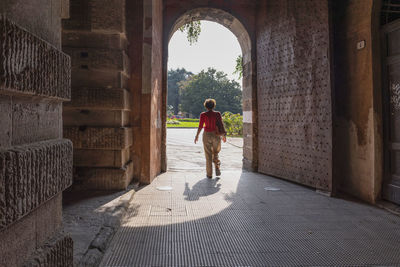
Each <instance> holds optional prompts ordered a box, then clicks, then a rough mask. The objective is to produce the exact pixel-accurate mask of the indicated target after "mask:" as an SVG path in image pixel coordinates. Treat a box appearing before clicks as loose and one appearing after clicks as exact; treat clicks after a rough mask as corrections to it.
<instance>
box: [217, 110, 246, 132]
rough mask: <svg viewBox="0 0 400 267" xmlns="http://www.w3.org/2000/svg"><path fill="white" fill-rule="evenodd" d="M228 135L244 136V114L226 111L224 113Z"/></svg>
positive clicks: (223, 118) (223, 117)
mask: <svg viewBox="0 0 400 267" xmlns="http://www.w3.org/2000/svg"><path fill="white" fill-rule="evenodd" d="M222 120H223V121H224V126H225V130H226V133H227V135H228V136H243V116H242V115H240V114H233V113H232V112H229V111H226V112H224V113H223V114H222Z"/></svg>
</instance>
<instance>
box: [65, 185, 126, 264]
mask: <svg viewBox="0 0 400 267" xmlns="http://www.w3.org/2000/svg"><path fill="white" fill-rule="evenodd" d="M133 194H134V190H133V189H132V186H131V187H130V188H128V189H127V190H126V191H120V192H93V191H92V192H86V191H85V192H79V191H78V192H70V191H65V192H64V194H63V225H64V229H65V231H66V232H67V233H68V234H69V235H70V236H71V237H72V239H73V241H74V266H77V267H79V266H98V264H99V262H100V260H101V258H102V257H103V253H104V251H105V249H106V247H107V245H108V244H109V241H110V240H111V238H112V236H113V235H114V233H115V231H116V230H117V229H118V227H119V226H120V224H121V222H122V219H123V218H124V216H125V214H126V211H127V210H128V207H129V202H130V200H131V198H132V196H133Z"/></svg>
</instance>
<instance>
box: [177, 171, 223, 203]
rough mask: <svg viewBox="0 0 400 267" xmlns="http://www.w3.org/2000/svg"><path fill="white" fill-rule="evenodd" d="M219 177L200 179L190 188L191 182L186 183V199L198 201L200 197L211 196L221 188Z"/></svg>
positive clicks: (184, 193)
mask: <svg viewBox="0 0 400 267" xmlns="http://www.w3.org/2000/svg"><path fill="white" fill-rule="evenodd" d="M218 181H219V178H218V177H217V178H216V179H209V178H204V179H201V180H200V181H198V182H197V183H196V184H194V185H193V187H192V188H191V189H190V187H189V183H188V182H186V183H185V191H184V192H183V195H184V196H186V197H185V200H188V201H196V200H199V199H200V197H205V196H210V195H213V194H215V193H217V192H218V191H219V190H220V189H221V184H220V183H218Z"/></svg>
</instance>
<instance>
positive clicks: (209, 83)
mask: <svg viewBox="0 0 400 267" xmlns="http://www.w3.org/2000/svg"><path fill="white" fill-rule="evenodd" d="M181 91H182V95H181V104H182V106H181V107H182V110H183V111H185V112H188V113H191V114H192V115H193V116H195V117H199V115H200V113H201V112H203V111H205V108H204V106H203V103H204V100H205V99H207V98H214V99H215V100H216V102H217V107H216V110H218V111H220V112H221V113H223V112H225V111H230V112H232V113H241V112H242V90H241V89H240V85H239V83H237V82H236V81H234V80H229V79H228V78H227V75H226V74H225V73H224V72H222V71H217V70H215V69H213V68H208V70H207V71H205V70H202V71H201V72H200V73H199V74H197V75H193V76H191V77H190V78H189V79H188V80H187V81H185V82H182V87H181Z"/></svg>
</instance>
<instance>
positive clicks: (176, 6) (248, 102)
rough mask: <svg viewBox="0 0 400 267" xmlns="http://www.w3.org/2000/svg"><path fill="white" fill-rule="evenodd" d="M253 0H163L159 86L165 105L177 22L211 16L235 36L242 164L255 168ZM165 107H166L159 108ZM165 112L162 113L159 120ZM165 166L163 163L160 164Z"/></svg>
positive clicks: (255, 109) (256, 140) (256, 145)
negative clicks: (240, 97) (240, 56)
mask: <svg viewBox="0 0 400 267" xmlns="http://www.w3.org/2000/svg"><path fill="white" fill-rule="evenodd" d="M256 4H257V1H247V0H232V1H220V0H218V1H207V0H196V1H194V0H189V1H180V0H166V1H164V34H165V37H164V43H163V45H164V61H163V68H164V70H163V73H164V80H163V88H164V89H163V90H164V93H163V94H164V106H165V105H166V104H165V103H166V96H165V95H166V88H167V85H166V81H167V64H168V62H167V59H168V42H169V38H170V37H171V36H172V35H173V33H174V31H176V30H177V25H181V24H182V23H184V22H185V21H186V22H187V21H190V19H191V18H192V17H193V18H195V19H206V20H211V21H214V22H217V23H220V24H221V25H224V26H225V27H227V28H228V29H229V30H231V31H232V33H234V34H235V36H236V37H237V38H238V41H239V43H240V45H241V48H242V53H243V59H244V60H243V63H244V67H243V115H244V121H243V131H244V134H243V138H244V147H243V167H244V168H246V169H248V170H253V171H256V170H257V168H258V167H257V166H258V152H257V151H258V136H257V135H258V124H257V113H258V112H257V108H258V106H257V96H256V95H257V82H256V71H255V67H256V53H255V51H256V49H255V43H256V42H255V26H256ZM163 110H166V108H163ZM165 118H166V114H165V112H164V114H163V121H164V120H165ZM163 140H164V143H163V147H162V148H163V159H162V160H163V161H165V132H164V136H163ZM164 168H165V167H164Z"/></svg>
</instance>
